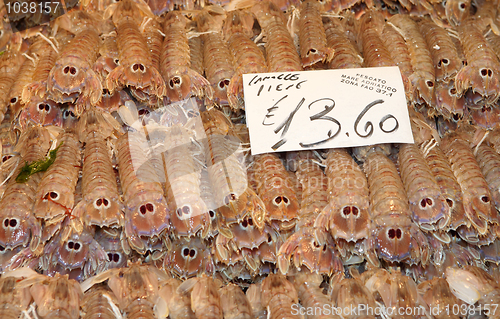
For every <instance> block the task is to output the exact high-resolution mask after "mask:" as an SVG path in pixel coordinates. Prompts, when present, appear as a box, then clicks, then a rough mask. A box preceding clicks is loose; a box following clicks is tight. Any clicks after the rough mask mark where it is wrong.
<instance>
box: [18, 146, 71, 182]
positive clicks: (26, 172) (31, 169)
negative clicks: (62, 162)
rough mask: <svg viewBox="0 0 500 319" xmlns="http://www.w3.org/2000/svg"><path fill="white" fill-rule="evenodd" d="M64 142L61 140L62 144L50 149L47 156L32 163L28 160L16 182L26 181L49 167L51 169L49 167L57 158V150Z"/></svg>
mask: <svg viewBox="0 0 500 319" xmlns="http://www.w3.org/2000/svg"><path fill="white" fill-rule="evenodd" d="M62 144H63V142H61V144H59V146H57V147H56V148H55V149H53V150H52V151H50V152H49V156H47V157H46V158H44V159H41V160H38V161H34V162H33V163H31V164H30V163H28V162H26V164H24V166H23V167H22V168H21V171H20V172H19V175H17V177H16V182H18V183H26V182H27V181H28V180H29V178H30V176H31V175H33V174H36V173H38V172H45V171H46V170H47V169H49V167H50V166H51V165H52V164H53V163H54V161H55V160H56V156H57V151H58V150H59V148H60V147H61V145H62Z"/></svg>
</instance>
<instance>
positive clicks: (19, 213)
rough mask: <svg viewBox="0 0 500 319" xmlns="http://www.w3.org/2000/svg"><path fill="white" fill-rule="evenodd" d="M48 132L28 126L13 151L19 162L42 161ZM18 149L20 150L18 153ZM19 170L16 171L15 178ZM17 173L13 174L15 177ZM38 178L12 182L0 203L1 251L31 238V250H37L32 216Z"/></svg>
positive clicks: (38, 229)
mask: <svg viewBox="0 0 500 319" xmlns="http://www.w3.org/2000/svg"><path fill="white" fill-rule="evenodd" d="M49 143H50V136H49V132H48V131H47V130H46V129H44V128H43V127H39V126H31V127H29V128H28V129H27V130H26V131H25V132H23V134H22V135H21V137H20V140H19V142H18V144H17V146H16V148H15V151H20V153H21V159H20V160H21V161H22V162H30V163H31V162H34V161H38V160H41V159H43V158H44V157H45V154H46V153H47V151H48V149H49V146H50V145H49ZM19 148H21V149H19ZM20 170H21V166H19V167H18V168H17V169H16V172H15V173H14V176H17V174H19V172H20ZM16 173H17V174H16ZM41 178H42V173H36V174H34V175H32V176H30V178H29V180H28V181H27V182H26V183H17V182H16V180H15V178H12V179H11V180H10V181H9V182H8V184H7V187H6V189H5V192H4V194H3V197H2V199H1V200H0V204H1V205H0V207H1V209H0V219H1V221H2V227H1V228H0V245H1V246H2V247H4V248H5V249H14V248H16V247H18V246H24V247H25V246H26V245H27V244H28V242H29V240H30V235H32V236H33V238H32V242H31V247H32V248H33V250H35V249H36V248H37V247H38V244H39V240H40V237H41V226H40V223H39V222H38V221H37V220H36V218H35V216H34V215H33V213H32V208H33V203H34V201H35V199H36V189H37V186H38V184H39V182H40V180H41Z"/></svg>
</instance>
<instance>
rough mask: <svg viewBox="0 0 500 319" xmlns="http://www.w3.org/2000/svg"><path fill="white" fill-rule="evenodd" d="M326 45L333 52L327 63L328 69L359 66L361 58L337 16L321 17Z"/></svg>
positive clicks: (361, 61) (361, 62)
mask: <svg viewBox="0 0 500 319" xmlns="http://www.w3.org/2000/svg"><path fill="white" fill-rule="evenodd" d="M323 27H324V28H325V34H326V41H327V45H328V46H329V47H331V48H332V49H333V50H334V51H335V54H334V55H333V58H332V60H331V61H330V63H329V64H328V67H329V68H330V69H349V68H361V65H362V64H363V58H362V57H361V55H360V54H359V52H358V51H357V50H356V48H355V47H354V46H353V45H352V43H351V41H350V40H349V39H348V38H347V36H346V34H345V32H344V27H343V26H342V24H341V22H340V20H339V19H337V18H327V17H324V18H323Z"/></svg>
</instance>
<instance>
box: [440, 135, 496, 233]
mask: <svg viewBox="0 0 500 319" xmlns="http://www.w3.org/2000/svg"><path fill="white" fill-rule="evenodd" d="M440 146H441V147H442V148H443V150H444V151H445V154H446V155H447V156H448V158H449V160H450V163H451V168H452V170H453V172H454V174H455V177H456V178H457V181H458V183H459V184H460V187H461V189H462V192H463V200H464V202H463V203H464V208H465V213H466V214H467V217H468V218H469V220H470V221H471V223H472V225H473V226H474V228H476V230H477V231H479V233H480V234H481V235H484V234H485V233H486V232H487V228H488V223H498V219H497V214H496V211H495V209H494V207H493V205H492V203H491V198H492V197H491V193H490V190H489V187H488V184H487V183H486V181H485V179H484V177H483V175H482V173H481V169H480V167H479V165H478V163H477V161H476V159H475V158H474V154H473V153H472V151H471V149H470V147H469V145H468V144H467V142H466V141H465V140H463V139H461V138H460V137H458V136H457V135H456V134H450V135H449V136H448V137H446V138H445V139H443V141H442V143H441V145H440ZM494 212H495V214H494Z"/></svg>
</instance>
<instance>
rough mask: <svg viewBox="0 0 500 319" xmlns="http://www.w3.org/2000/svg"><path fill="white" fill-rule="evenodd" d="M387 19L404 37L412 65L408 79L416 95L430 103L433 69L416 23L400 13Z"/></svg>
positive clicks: (425, 44) (432, 89) (432, 90)
mask: <svg viewBox="0 0 500 319" xmlns="http://www.w3.org/2000/svg"><path fill="white" fill-rule="evenodd" d="M388 21H389V22H390V23H392V24H393V25H395V26H396V27H397V28H399V29H400V30H401V32H402V34H403V37H404V38H405V41H406V45H407V47H408V52H409V54H410V59H411V64H412V67H413V74H412V75H411V77H410V80H411V83H412V85H413V87H415V88H416V91H417V94H418V97H420V98H421V99H423V100H424V101H425V102H426V103H427V104H431V103H432V101H433V99H434V82H435V81H436V76H435V70H434V65H433V63H432V58H431V53H430V52H429V49H428V48H427V43H426V42H425V39H424V37H423V36H422V34H421V33H420V30H419V28H418V25H417V23H416V22H415V21H413V20H412V19H411V18H410V17H409V16H406V15H402V14H399V15H394V16H392V17H391V18H390V19H389V20H388Z"/></svg>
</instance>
